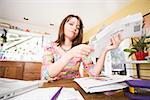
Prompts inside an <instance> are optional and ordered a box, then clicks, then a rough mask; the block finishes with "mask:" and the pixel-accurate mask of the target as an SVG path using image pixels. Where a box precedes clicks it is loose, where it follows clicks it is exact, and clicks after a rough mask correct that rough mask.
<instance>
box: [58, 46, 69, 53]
mask: <svg viewBox="0 0 150 100" xmlns="http://www.w3.org/2000/svg"><path fill="white" fill-rule="evenodd" d="M60 48H61V49H62V50H63V51H65V52H67V51H69V50H70V49H71V48H69V49H64V48H63V47H60Z"/></svg>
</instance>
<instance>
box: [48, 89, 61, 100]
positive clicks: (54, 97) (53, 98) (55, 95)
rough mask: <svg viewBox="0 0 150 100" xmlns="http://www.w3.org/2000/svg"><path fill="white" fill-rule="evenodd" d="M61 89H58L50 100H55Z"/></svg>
mask: <svg viewBox="0 0 150 100" xmlns="http://www.w3.org/2000/svg"><path fill="white" fill-rule="evenodd" d="M62 88H63V87H60V89H59V90H58V91H57V92H56V93H55V94H54V96H53V97H52V98H51V99H50V100H56V99H57V97H58V96H59V94H60V92H61V90H62Z"/></svg>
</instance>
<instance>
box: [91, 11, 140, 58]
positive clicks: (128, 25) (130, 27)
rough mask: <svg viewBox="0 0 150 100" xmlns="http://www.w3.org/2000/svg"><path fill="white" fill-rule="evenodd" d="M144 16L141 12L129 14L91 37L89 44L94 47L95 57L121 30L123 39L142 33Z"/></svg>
mask: <svg viewBox="0 0 150 100" xmlns="http://www.w3.org/2000/svg"><path fill="white" fill-rule="evenodd" d="M142 25H143V17H142V14H141V13H136V14H133V15H128V16H126V17H124V18H122V19H120V20H117V21H115V22H113V23H112V24H110V25H108V26H106V27H105V28H104V29H103V30H101V31H100V32H98V33H97V34H96V35H95V36H93V37H92V38H90V40H89V45H90V46H92V47H93V48H94V52H93V54H91V56H93V57H99V56H100V54H101V53H102V51H103V50H104V48H105V47H106V46H107V45H108V44H110V38H111V37H112V36H113V35H115V34H116V33H118V32H120V33H122V34H121V37H122V38H121V40H123V39H125V38H130V37H135V36H141V35H142Z"/></svg>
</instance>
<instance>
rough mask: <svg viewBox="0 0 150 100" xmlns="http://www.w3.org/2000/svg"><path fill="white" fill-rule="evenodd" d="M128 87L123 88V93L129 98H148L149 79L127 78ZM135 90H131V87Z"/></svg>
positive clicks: (149, 95) (133, 99)
mask: <svg viewBox="0 0 150 100" xmlns="http://www.w3.org/2000/svg"><path fill="white" fill-rule="evenodd" d="M125 82H126V83H127V84H128V85H129V88H128V89H127V90H125V95H126V96H127V97H128V98H129V99H130V100H150V80H142V79H141V80H140V79H138V80H127V81H125ZM130 87H131V88H133V90H134V91H135V92H133V91H132V89H131V88H130Z"/></svg>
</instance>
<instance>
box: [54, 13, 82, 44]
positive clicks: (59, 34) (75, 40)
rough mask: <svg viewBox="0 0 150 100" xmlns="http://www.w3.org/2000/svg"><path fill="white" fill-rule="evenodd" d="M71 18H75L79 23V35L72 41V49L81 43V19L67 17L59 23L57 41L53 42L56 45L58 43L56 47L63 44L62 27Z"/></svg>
mask: <svg viewBox="0 0 150 100" xmlns="http://www.w3.org/2000/svg"><path fill="white" fill-rule="evenodd" d="M72 17H75V18H77V19H78V20H79V22H80V29H79V33H78V35H77V36H76V38H75V39H73V41H72V47H74V46H76V45H79V44H81V43H82V39H83V23H82V20H81V18H80V17H79V16H76V15H68V16H67V17H66V18H64V19H63V21H62V22H61V24H60V27H59V33H58V39H57V40H56V41H55V42H56V43H58V46H61V45H62V44H64V41H65V35H64V25H65V23H66V22H68V21H69V19H70V18H72Z"/></svg>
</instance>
